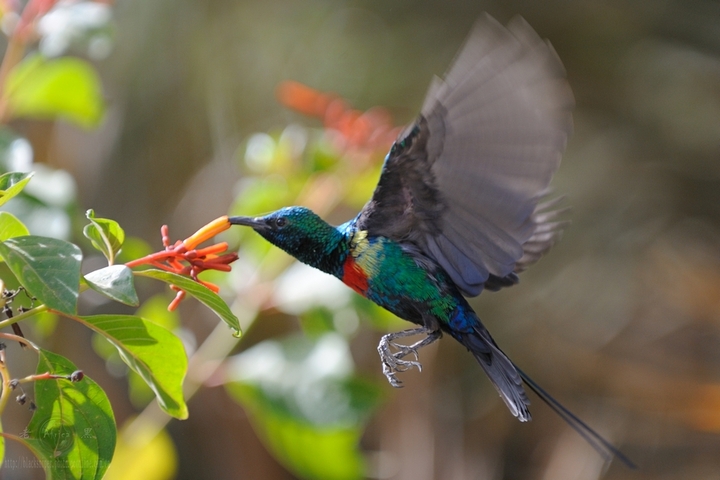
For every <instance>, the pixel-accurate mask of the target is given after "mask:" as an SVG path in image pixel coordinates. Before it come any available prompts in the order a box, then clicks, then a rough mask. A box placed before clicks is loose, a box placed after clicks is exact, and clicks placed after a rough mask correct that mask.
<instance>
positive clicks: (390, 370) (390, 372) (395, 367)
mask: <svg viewBox="0 0 720 480" xmlns="http://www.w3.org/2000/svg"><path fill="white" fill-rule="evenodd" d="M421 334H426V335H427V336H426V337H425V338H423V339H422V340H420V341H419V342H415V343H413V344H412V345H399V344H397V343H395V340H397V339H398V338H404V337H411V336H413V335H421ZM440 337H442V332H441V331H440V330H429V329H427V328H425V327H420V328H414V329H412V330H403V331H402V332H393V333H388V334H387V335H385V336H384V337H382V338H381V339H380V344H379V345H378V353H379V354H380V360H381V361H382V365H383V373H384V374H385V377H386V378H387V379H388V382H390V385H392V386H393V387H395V388H400V387H402V382H401V381H400V380H398V379H397V377H396V376H395V374H396V373H399V372H404V371H406V370H408V369H409V368H412V367H417V369H418V370H420V371H422V365H421V364H420V362H419V361H417V360H418V350H419V349H420V348H422V347H424V346H426V345H430V344H431V343H433V342H434V341H436V340H437V339H439V338H440ZM390 347H394V348H396V349H398V351H397V352H394V353H393V352H392V351H391V350H390ZM411 353H412V354H413V355H415V361H412V360H402V358H403V357H406V356H407V355H409V354H411Z"/></svg>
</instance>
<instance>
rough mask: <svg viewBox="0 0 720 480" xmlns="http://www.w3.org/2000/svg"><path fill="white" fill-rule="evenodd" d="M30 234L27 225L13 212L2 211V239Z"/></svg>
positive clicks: (0, 228)
mask: <svg viewBox="0 0 720 480" xmlns="http://www.w3.org/2000/svg"><path fill="white" fill-rule="evenodd" d="M25 235H30V232H29V231H28V229H27V227H26V226H25V225H24V224H23V223H22V222H21V221H20V220H18V218H17V217H16V216H15V215H13V214H12V213H8V212H0V241H5V240H7V239H8V238H13V237H23V236H25Z"/></svg>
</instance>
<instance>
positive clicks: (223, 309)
mask: <svg viewBox="0 0 720 480" xmlns="http://www.w3.org/2000/svg"><path fill="white" fill-rule="evenodd" d="M135 275H140V276H143V277H149V278H154V279H156V280H161V281H163V282H165V283H168V284H170V285H175V286H176V287H179V288H182V289H183V290H185V291H186V292H187V293H188V294H189V295H192V296H193V297H195V298H196V299H197V300H199V301H200V302H201V303H203V304H204V305H205V306H206V307H208V308H209V309H210V310H212V311H213V312H215V314H216V315H217V316H218V317H220V319H221V320H222V321H224V322H225V323H227V324H228V326H229V327H230V328H231V329H232V330H233V332H234V333H233V335H235V336H237V337H239V336H240V335H241V334H242V332H241V330H240V321H239V320H238V318H237V317H236V316H235V314H233V313H232V311H230V307H228V306H227V304H226V303H225V302H224V301H223V299H222V298H220V297H219V296H218V295H217V294H216V293H214V292H213V291H212V290H210V289H209V288H207V287H205V286H204V285H201V284H199V283H197V282H195V281H193V280H192V279H190V278H188V277H183V276H182V275H176V274H174V273H170V272H163V271H161V270H155V269H150V270H142V271H137V272H135Z"/></svg>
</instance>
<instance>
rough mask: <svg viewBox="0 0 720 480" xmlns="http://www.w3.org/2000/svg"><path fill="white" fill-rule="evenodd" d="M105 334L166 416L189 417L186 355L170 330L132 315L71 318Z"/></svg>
mask: <svg viewBox="0 0 720 480" xmlns="http://www.w3.org/2000/svg"><path fill="white" fill-rule="evenodd" d="M72 318H73V319H75V320H78V321H79V322H82V323H84V324H85V325H86V326H88V327H89V328H90V329H92V330H94V331H95V332H97V333H99V334H100V335H102V336H104V337H105V338H106V339H108V340H109V341H110V343H112V344H113V345H114V346H115V348H117V349H118V353H119V354H120V357H122V359H123V361H124V362H125V363H126V364H127V365H128V367H130V368H131V369H132V370H133V371H135V372H136V373H138V374H139V375H140V376H141V377H142V378H143V380H145V382H146V383H147V384H148V386H149V387H150V388H151V389H152V390H153V392H155V396H156V397H157V399H158V404H159V405H160V407H161V408H162V409H163V410H165V411H166V412H167V413H168V414H169V415H172V416H173V417H176V418H180V419H184V418H187V416H188V411H187V405H185V400H184V399H183V392H182V382H183V379H184V378H185V374H186V373H187V356H186V355H185V348H184V347H183V344H182V342H181V341H180V339H179V338H178V337H177V336H175V335H174V334H173V333H172V332H170V331H169V330H167V329H165V328H163V327H161V326H160V325H156V324H154V323H152V322H149V321H147V320H145V319H143V318H140V317H135V316H132V315H93V316H87V317H80V316H74V317H72Z"/></svg>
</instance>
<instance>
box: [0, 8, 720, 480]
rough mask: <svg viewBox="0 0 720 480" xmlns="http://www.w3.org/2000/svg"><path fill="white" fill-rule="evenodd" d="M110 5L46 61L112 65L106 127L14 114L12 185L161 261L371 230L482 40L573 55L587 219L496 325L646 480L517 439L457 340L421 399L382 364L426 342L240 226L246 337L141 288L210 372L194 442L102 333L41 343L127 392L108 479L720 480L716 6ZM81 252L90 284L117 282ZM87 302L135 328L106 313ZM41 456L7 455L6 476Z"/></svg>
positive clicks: (8, 423) (59, 330)
mask: <svg viewBox="0 0 720 480" xmlns="http://www.w3.org/2000/svg"><path fill="white" fill-rule="evenodd" d="M10 3H12V2H8V4H10ZM81 3H90V2H81ZM98 5H100V6H101V7H102V8H100V9H99V10H98V9H96V10H92V9H86V10H82V9H76V10H73V13H72V15H70V16H66V17H64V18H65V20H64V21H65V22H66V23H64V24H63V23H62V21H59V25H60V26H59V27H57V28H58V29H59V30H58V31H60V32H62V31H67V30H68V29H70V28H71V26H74V25H76V24H81V25H85V26H84V27H83V28H85V30H82V32H85V33H86V34H87V35H85V36H84V37H83V38H84V39H85V40H88V39H90V40H88V41H87V42H85V43H83V42H75V41H74V40H73V41H72V42H70V41H66V42H65V44H61V45H60V46H58V45H57V43H53V41H52V38H51V39H50V40H44V41H45V43H44V44H43V43H42V42H41V44H40V46H41V49H44V50H42V51H43V54H45V55H49V56H52V55H58V54H63V55H72V56H77V57H80V58H85V59H88V60H90V61H91V62H92V63H93V65H94V66H95V68H96V69H97V71H98V72H99V75H100V78H101V83H102V95H103V98H104V99H105V103H106V105H105V107H104V108H105V110H104V115H103V118H102V121H101V122H100V124H99V126H97V127H96V128H90V129H84V128H79V127H77V126H75V125H74V124H72V123H67V122H64V121H57V122H54V121H52V122H51V121H36V120H22V119H19V120H14V121H12V122H11V123H10V124H9V126H8V128H7V130H6V131H5V132H4V135H5V136H7V137H8V138H7V139H4V140H2V144H3V149H4V150H3V155H4V157H3V158H4V159H5V160H4V161H5V167H4V168H6V169H10V166H14V167H16V168H17V165H18V162H20V163H22V161H24V162H25V164H24V165H26V167H27V165H29V162H30V161H33V162H34V164H33V166H32V167H29V168H33V169H40V170H42V171H43V172H45V174H46V175H45V176H42V178H45V179H46V182H47V183H43V184H42V185H43V186H44V187H43V188H44V189H45V191H46V192H55V191H58V192H60V193H58V195H59V200H58V195H56V196H55V197H52V195H50V196H51V197H52V198H45V199H44V200H43V201H44V203H43V205H42V208H40V207H39V206H38V205H37V204H36V205H34V206H32V207H30V206H27V205H24V204H23V205H17V206H15V207H13V208H15V211H16V212H19V213H17V214H18V215H20V216H22V215H24V216H23V217H22V218H23V219H24V220H25V221H26V223H27V224H28V225H29V226H30V229H31V231H32V233H35V234H40V235H53V236H60V237H63V238H68V239H73V240H74V241H77V242H80V240H79V237H78V233H79V227H80V226H81V225H82V223H81V222H80V220H81V219H82V212H84V211H85V209H87V208H93V209H94V210H95V212H96V214H97V215H98V216H102V217H107V218H113V219H115V220H117V221H119V222H120V224H121V225H122V226H123V227H124V229H125V231H126V232H127V233H128V234H129V235H131V236H133V237H134V242H135V244H139V245H141V246H140V247H138V248H140V249H142V248H145V249H152V250H157V249H159V248H161V244H160V237H159V229H160V226H161V225H162V224H168V225H169V227H170V232H171V236H172V237H173V239H175V238H184V237H185V236H187V235H189V234H191V233H192V232H193V231H195V230H196V229H197V228H199V227H200V226H202V225H203V224H205V223H207V222H208V221H210V220H212V219H214V218H215V217H217V216H220V215H223V214H226V213H227V212H232V213H234V214H254V213H260V212H263V211H269V210H272V209H275V208H278V207H280V206H283V205H290V204H301V205H306V206H310V207H313V208H314V209H316V211H318V212H321V213H322V214H323V215H324V216H325V217H326V218H328V219H329V220H330V221H332V222H335V223H342V222H344V221H346V220H348V219H349V218H351V217H352V216H354V215H355V214H356V212H357V211H358V210H359V209H360V208H361V207H362V205H363V204H364V202H365V200H366V199H367V198H369V196H370V194H371V192H372V189H373V187H374V183H375V182H376V180H377V176H378V173H379V169H380V165H381V162H382V158H383V156H384V153H385V150H386V149H387V147H388V146H389V144H390V142H391V140H389V139H391V137H392V135H393V133H394V132H395V130H394V128H395V127H398V126H401V125H403V124H406V123H408V122H410V121H412V120H413V118H414V116H415V115H416V113H417V112H418V110H419V108H420V106H421V103H422V99H423V96H424V94H425V91H426V89H427V87H428V85H429V82H430V79H431V78H432V76H433V75H435V74H442V73H443V72H444V71H445V69H446V68H447V67H448V65H449V64H450V62H451V60H452V58H453V56H454V54H455V53H456V52H457V50H458V49H459V48H460V46H461V44H462V42H463V40H464V38H465V35H466V34H467V33H468V32H469V31H470V29H471V26H472V24H473V22H474V20H475V19H476V18H477V17H478V16H479V15H481V14H482V12H488V13H490V14H491V15H492V16H494V17H495V18H497V19H498V20H499V21H500V22H501V23H503V24H504V23H506V22H507V21H508V20H509V19H510V18H512V16H513V15H515V14H520V15H522V16H523V17H524V18H525V19H526V20H527V21H528V22H529V23H530V25H532V26H533V28H534V29H535V30H536V31H537V32H538V33H539V34H540V35H541V36H542V37H547V38H548V39H550V41H551V42H552V45H553V46H554V48H555V49H556V50H557V52H558V54H559V56H560V58H561V59H562V61H563V63H564V64H565V67H566V69H567V76H568V80H569V82H570V85H571V87H572V89H573V91H574V93H575V96H576V101H577V109H576V111H575V116H574V120H575V134H574V136H573V137H572V138H571V140H570V142H569V145H568V149H567V152H566V155H565V156H564V158H563V163H562V165H561V167H560V170H559V172H558V174H557V175H556V176H555V179H554V181H553V186H554V188H555V191H556V192H557V193H558V194H564V195H566V196H567V198H568V200H567V203H568V204H569V205H572V214H571V218H572V225H571V226H570V227H569V228H568V229H567V230H566V232H565V235H564V238H563V240H562V242H560V243H559V244H558V245H557V246H555V247H554V248H553V249H552V251H551V252H550V254H549V255H547V257H546V258H544V259H543V260H541V261H540V262H539V263H538V264H537V265H536V266H534V267H533V268H531V269H530V270H529V271H527V272H525V273H523V274H522V275H521V283H520V284H519V285H518V286H515V287H513V288H510V289H505V290H502V291H501V292H498V293H485V294H483V295H481V296H480V297H479V298H477V299H473V301H472V304H473V306H474V307H475V308H476V310H477V312H478V314H479V316H480V317H481V318H482V319H483V321H484V323H485V324H486V325H487V327H488V329H489V330H490V331H491V332H492V333H493V336H494V337H495V339H496V340H497V342H498V343H499V344H500V345H501V346H502V348H503V349H504V350H505V352H507V354H508V355H509V357H510V358H512V359H513V360H514V361H515V362H516V363H517V364H518V365H519V366H520V367H521V368H522V369H523V370H524V371H525V372H527V373H528V374H529V375H531V376H532V377H533V378H534V379H535V380H536V381H537V382H538V383H539V384H540V385H542V386H543V387H544V388H546V389H547V390H548V391H549V392H551V393H552V394H553V396H555V397H556V398H557V399H558V400H560V401H561V402H562V403H563V404H564V405H566V406H567V407H568V408H570V409H571V410H572V411H573V412H575V413H576V414H578V415H579V416H580V417H581V418H582V419H584V420H585V421H586V422H587V423H588V424H589V425H590V426H592V427H593V428H595V429H597V430H598V431H599V432H600V433H601V434H602V435H604V436H605V437H606V438H608V439H609V440H610V441H611V442H612V443H614V444H615V445H617V446H618V447H620V449H621V450H622V451H623V452H625V453H626V454H627V455H628V456H629V457H630V458H632V460H634V461H635V462H636V463H637V464H638V466H639V468H638V469H637V470H630V469H628V468H626V467H625V466H624V465H623V464H622V463H620V462H617V461H615V462H613V463H612V464H610V465H609V466H608V465H606V464H605V463H604V461H603V460H602V458H601V457H599V456H598V455H597V453H596V452H595V451H594V450H593V449H592V448H591V447H590V446H588V445H587V444H586V443H585V442H584V440H583V439H582V438H581V437H579V436H578V435H577V434H576V433H575V432H573V431H572V430H571V429H570V428H569V427H568V426H567V425H566V424H565V423H564V422H563V421H562V420H561V419H560V418H558V417H557V416H556V415H555V414H554V413H553V412H552V411H551V410H550V409H549V408H547V407H546V406H545V405H543V404H542V402H541V401H540V400H539V399H537V397H533V396H531V401H532V402H533V405H532V413H533V421H532V422H531V423H529V424H521V423H519V422H518V421H517V420H516V419H515V418H513V417H512V416H511V415H510V414H509V413H508V411H507V409H506V407H505V405H504V404H503V403H502V401H500V399H499V398H498V396H497V393H496V392H495V390H494V389H493V387H492V386H491V384H490V383H489V382H488V380H487V379H486V378H485V376H484V374H483V372H482V370H481V369H480V368H479V366H478V365H477V364H476V362H475V361H474V360H473V358H472V357H471V356H470V355H469V354H468V353H467V352H466V351H465V350H464V349H463V348H462V347H461V346H460V345H458V344H456V343H455V342H453V341H452V340H449V339H444V340H443V341H441V342H438V343H436V344H435V345H433V346H432V347H429V348H427V349H424V350H423V351H422V353H421V361H422V362H423V366H424V369H423V371H422V373H419V372H417V371H415V370H413V371H409V372H407V373H405V374H402V375H401V379H402V380H403V382H404V384H405V388H403V389H397V390H396V389H393V388H391V387H390V386H389V385H388V384H387V382H386V381H385V379H384V377H383V376H382V374H381V367H380V362H379V359H378V356H377V352H376V345H377V342H378V340H379V338H380V336H381V335H383V334H384V333H387V331H389V330H398V329H401V328H404V327H405V326H406V325H404V324H403V323H401V322H399V321H398V320H397V319H394V318H392V317H391V316H390V315H389V314H386V313H384V312H382V311H380V310H379V309H377V308H375V307H373V306H372V305H370V304H368V303H367V302H365V301H362V300H361V299H359V298H358V297H357V295H355V294H354V293H352V292H351V291H350V290H349V289H346V288H345V287H343V286H342V285H341V284H340V283H339V282H337V281H336V280H334V279H332V278H330V277H326V276H323V275H322V274H317V273H314V272H312V271H311V270H309V269H306V268H304V267H301V266H299V265H297V264H295V263H293V262H292V261H291V260H290V259H289V258H288V257H287V256H286V255H285V254H283V253H282V252H279V251H277V250H272V249H270V248H269V247H268V246H266V245H264V244H263V243H262V242H260V241H259V239H258V237H257V236H255V235H252V234H251V232H239V231H237V232H236V231H231V232H229V233H228V234H227V236H226V237H224V239H225V240H228V241H230V242H232V243H233V245H235V248H238V249H239V251H240V260H239V261H238V263H236V264H235V266H234V268H233V272H232V274H231V275H222V276H216V277H212V280H213V281H216V282H218V283H222V285H223V289H222V292H221V294H222V295H223V296H224V298H226V299H227V301H228V302H229V303H230V304H231V305H232V306H233V309H234V311H235V313H236V314H237V315H238V316H239V317H240V319H241V321H242V323H243V327H244V330H245V335H244V337H243V338H242V339H240V340H239V341H238V340H236V339H233V338H232V337H231V335H230V331H229V330H228V329H227V328H226V327H225V326H224V325H221V326H220V327H217V324H218V320H217V318H216V317H215V316H214V315H213V314H212V313H211V312H210V311H208V310H206V309H204V308H203V307H202V306H199V305H198V304H197V303H196V302H194V301H192V300H188V301H185V302H183V304H182V305H181V307H180V308H179V310H178V313H177V314H176V315H168V314H166V313H163V311H164V306H165V305H167V302H168V301H169V299H171V298H172V295H171V294H170V293H169V292H167V291H165V290H163V289H162V288H161V287H160V286H158V285H156V284H151V283H140V282H139V287H140V288H141V296H142V298H143V299H144V300H147V302H146V303H145V305H143V307H142V308H143V309H145V310H143V312H141V313H143V315H144V316H147V318H150V319H153V318H162V319H163V320H162V321H163V322H165V324H166V325H169V326H171V327H172V328H175V329H176V331H177V332H179V334H180V335H181V337H182V338H183V339H184V340H185V342H186V346H187V349H188V354H189V355H190V356H191V362H190V372H189V374H188V379H187V381H186V387H187V390H188V392H187V393H188V396H191V399H190V401H189V408H190V418H189V419H188V420H186V421H182V422H181V421H177V420H174V421H169V422H168V420H167V419H166V418H165V417H164V416H163V414H161V413H159V411H158V410H157V409H155V408H154V407H153V403H152V402H154V401H152V400H151V396H149V395H148V393H147V391H145V390H144V389H143V386H142V385H141V383H139V382H138V381H137V379H135V378H134V377H132V376H130V377H128V375H127V371H126V370H125V369H124V368H123V367H122V364H121V363H119V362H118V360H117V358H113V357H112V355H111V354H110V353H109V352H107V350H106V349H103V346H102V345H101V344H100V342H98V341H96V339H94V338H93V337H92V335H91V333H90V332H89V331H88V330H86V329H83V328H80V327H79V326H78V325H77V324H74V323H73V322H70V321H67V320H60V321H57V322H45V323H38V324H37V325H35V327H34V328H33V329H32V331H31V332H26V333H28V335H29V336H30V337H32V338H33V339H36V340H37V341H38V342H40V343H41V344H43V345H44V346H46V348H51V349H53V351H56V352H58V353H60V354H63V355H65V356H67V357H69V358H71V359H72V360H73V361H74V362H75V363H76V364H78V365H80V366H81V367H82V368H83V370H84V371H85V372H86V374H88V375H90V376H91V377H92V378H93V379H95V380H96V381H97V382H98V383H99V384H100V385H101V386H102V387H103V388H104V389H105V390H106V392H107V393H108V395H109V396H110V399H111V402H112V405H113V409H114V411H115V415H116V419H117V422H118V426H119V427H120V428H124V430H123V433H122V435H121V438H120V443H119V446H118V451H117V452H116V459H115V462H114V464H113V466H112V467H111V470H110V472H109V473H108V478H144V479H151V480H152V479H170V478H177V479H199V478H213V479H226V478H227V479H230V478H243V479H292V478H327V479H344V478H365V477H367V478H381V479H398V480H400V479H402V480H405V479H407V480H409V479H412V480H425V479H428V480H429V479H546V480H554V479H560V480H563V479H598V478H603V479H688V478H692V479H717V478H718V477H720V435H719V434H720V4H719V3H718V2H716V1H711V0H684V1H679V0H660V1H610V0H608V1H588V2H567V1H558V0H547V1H544V2H535V1H520V0H515V1H502V2H501V1H441V0H434V1H430V0H427V1H418V0H414V1H408V0H393V1H360V0H358V1H343V2H331V1H325V0H307V1H298V0H265V1H263V2H248V1H238V0H235V1H228V0H209V1H204V2H198V1H192V0H173V1H169V0H156V1H154V2H147V1H138V0H125V1H118V2H116V3H115V4H108V3H106V2H104V3H100V4H98ZM98 12H101V13H98ZM93 15H94V16H93ZM90 20H92V21H90ZM93 21H94V22H95V23H93ZM73 22H75V23H73ZM87 25H90V26H89V27H88V26H87ZM56 26H57V25H56ZM73 28H75V27H73ZM63 29H65V30H63ZM88 32H89V33H88ZM44 35H45V36H44V37H43V38H44V39H46V38H48V37H50V34H49V33H45V34H44ZM66 40H67V39H66ZM56 42H57V40H56ZM53 49H54V50H53ZM288 80H292V81H295V82H299V83H283V82H286V81H288ZM310 89H316V90H317V91H320V92H334V94H329V93H326V94H320V93H318V92H315V91H313V90H310ZM340 99H344V100H340ZM317 102H320V103H322V102H326V103H327V102H334V103H333V105H334V106H335V107H334V108H335V110H334V111H335V112H336V113H337V115H335V116H334V117H332V118H330V116H329V115H325V116H324V117H323V118H319V116H318V115H317V114H316V113H317V112H314V110H313V108H314V106H316V105H317ZM326 103H323V105H325V104H326ZM289 107H291V108H289ZM375 107H382V108H375ZM353 109H355V110H353ZM303 112H304V113H305V114H303ZM362 112H369V113H366V114H364V115H361V114H362ZM307 113H310V114H311V115H307ZM23 139H25V140H23ZM11 147H12V148H11ZM47 175H49V177H48V176H47ZM53 175H54V176H53ZM35 181H40V180H38V179H37V178H36V179H35V180H33V181H32V182H31V184H32V183H33V182H35ZM43 188H40V189H39V190H41V191H42V190H43ZM61 194H62V195H61ZM35 195H36V196H42V193H37V192H36V194H35ZM13 202H15V201H13ZM9 205H10V204H9ZM38 212H39V213H38ZM37 215H41V216H37ZM32 219H34V220H32ZM143 242H144V243H145V244H146V245H147V246H146V247H142V244H143ZM83 245H84V244H83ZM84 250H85V252H86V253H87V255H86V259H85V262H86V264H88V265H93V262H97V261H98V260H97V259H96V258H93V257H92V254H91V253H90V250H89V249H84ZM95 268H97V263H96V264H95ZM81 309H82V310H83V312H85V313H103V312H110V311H112V312H118V311H123V309H122V308H121V307H120V306H118V305H116V304H106V303H103V301H102V300H101V299H99V298H96V297H93V296H88V298H86V299H84V300H83V303H82V304H81ZM31 368H33V367H31ZM15 410H18V409H15ZM15 410H14V411H13V412H15ZM13 415H14V416H13ZM13 415H10V414H8V415H6V417H8V418H3V422H4V430H5V431H8V432H16V433H19V432H21V431H22V429H23V428H24V426H25V425H26V424H27V420H28V418H29V413H27V415H26V412H24V411H23V412H22V413H17V415H15V414H13ZM138 415H140V416H139V417H138ZM123 426H124V427H123ZM157 432H160V433H159V434H158V433H157ZM25 457H27V458H30V453H29V452H27V451H25V450H23V449H22V448H21V447H19V446H17V445H15V444H12V443H10V444H8V452H7V453H6V458H8V459H10V458H25ZM0 473H1V474H2V478H18V479H20V478H22V479H24V478H42V472H41V471H40V470H39V469H30V468H9V467H7V466H6V468H4V469H3V470H0Z"/></svg>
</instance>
